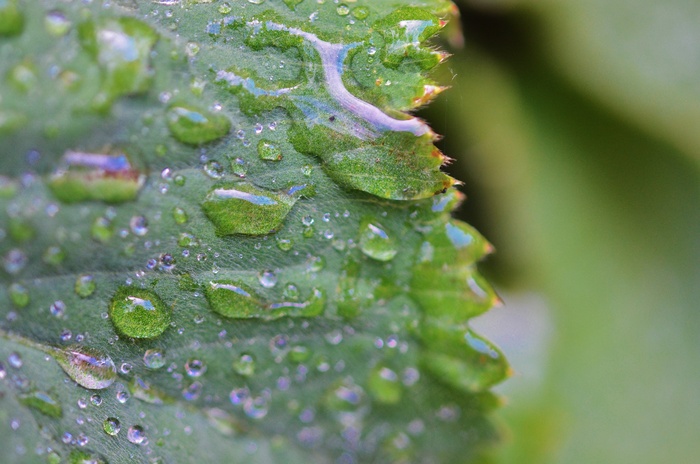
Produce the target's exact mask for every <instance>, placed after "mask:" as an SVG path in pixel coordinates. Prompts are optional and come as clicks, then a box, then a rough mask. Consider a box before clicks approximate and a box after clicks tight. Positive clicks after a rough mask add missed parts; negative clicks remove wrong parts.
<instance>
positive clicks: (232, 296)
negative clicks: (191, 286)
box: [205, 280, 265, 319]
mask: <svg viewBox="0 0 700 464" xmlns="http://www.w3.org/2000/svg"><path fill="white" fill-rule="evenodd" d="M205 293H206V297H207V300H208V301H209V304H210V305H211V307H212V309H213V310H214V311H215V312H217V313H219V314H221V315H222V316H226V317H232V318H237V319H240V318H251V317H263V316H264V315H265V307H264V305H263V303H262V301H261V300H260V299H259V297H258V296H257V295H256V294H255V292H253V290H252V289H251V288H250V287H248V286H247V285H245V284H243V283H241V282H236V281H233V280H218V281H212V282H209V284H208V285H206V286H205Z"/></svg>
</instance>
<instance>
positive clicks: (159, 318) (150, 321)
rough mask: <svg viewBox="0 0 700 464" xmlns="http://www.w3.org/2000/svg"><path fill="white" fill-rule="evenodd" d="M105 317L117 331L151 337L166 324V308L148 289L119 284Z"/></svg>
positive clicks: (139, 336)
mask: <svg viewBox="0 0 700 464" xmlns="http://www.w3.org/2000/svg"><path fill="white" fill-rule="evenodd" d="M109 317H110V319H111V320H112V323H113V324H114V327H115V328H116V329H117V331H118V332H119V333H120V334H122V335H125V336H127V337H131V338H154V337H157V336H159V335H160V334H162V333H163V332H164V331H165V329H167V328H168V325H169V324H170V310H169V309H168V307H167V306H166V305H165V303H163V301H162V300H161V299H160V297H159V296H158V295H157V294H156V293H155V292H153V291H151V290H146V289H142V288H136V287H120V288H119V289H118V290H117V292H116V293H115V294H114V296H113V297H112V302H111V303H110V306H109Z"/></svg>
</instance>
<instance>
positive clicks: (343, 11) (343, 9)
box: [335, 3, 350, 16]
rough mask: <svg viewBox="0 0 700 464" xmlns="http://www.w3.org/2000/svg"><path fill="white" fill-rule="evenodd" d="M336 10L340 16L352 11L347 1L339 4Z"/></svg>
mask: <svg viewBox="0 0 700 464" xmlns="http://www.w3.org/2000/svg"><path fill="white" fill-rule="evenodd" d="M335 11H336V13H338V15H340V16H347V15H348V14H349V13H350V7H348V6H347V5H346V4H345V3H341V4H340V5H338V7H337V8H336V9H335Z"/></svg>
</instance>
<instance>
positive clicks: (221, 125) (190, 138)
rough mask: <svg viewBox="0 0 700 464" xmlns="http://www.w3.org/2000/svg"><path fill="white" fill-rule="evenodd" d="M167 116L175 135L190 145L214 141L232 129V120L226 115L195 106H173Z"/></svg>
mask: <svg viewBox="0 0 700 464" xmlns="http://www.w3.org/2000/svg"><path fill="white" fill-rule="evenodd" d="M166 117H167V122H168V128H169V129H170V133H171V134H172V135H173V137H175V138H176V139H177V140H179V141H180V142H182V143H186V144H189V145H201V144H204V143H207V142H212V141H214V140H216V139H219V138H221V137H223V136H225V135H226V134H228V132H229V131H230V130H231V121H230V120H229V119H228V118H227V117H226V116H224V115H222V114H215V113H210V112H208V111H205V110H202V109H199V108H196V107H193V106H187V105H175V106H171V107H170V108H169V109H168V113H167V115H166Z"/></svg>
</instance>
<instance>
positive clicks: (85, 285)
mask: <svg viewBox="0 0 700 464" xmlns="http://www.w3.org/2000/svg"><path fill="white" fill-rule="evenodd" d="M96 287H97V285H96V284H95V279H94V278H93V277H92V276H91V275H89V274H82V275H80V276H78V278H77V279H76V280H75V287H74V288H75V293H76V294H77V295H78V296H79V297H81V298H87V297H89V296H90V295H92V294H93V293H94V292H95V288H96Z"/></svg>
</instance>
